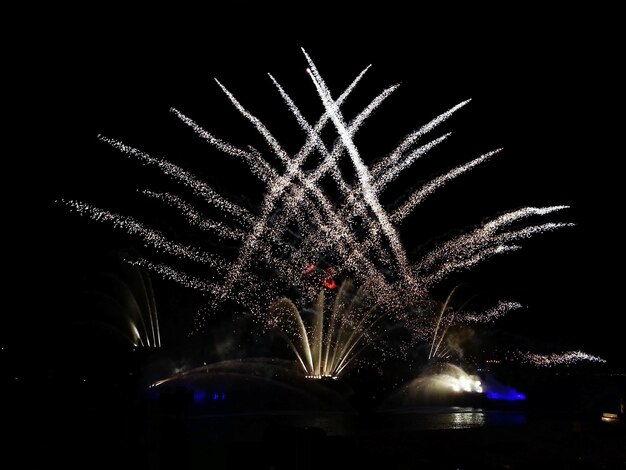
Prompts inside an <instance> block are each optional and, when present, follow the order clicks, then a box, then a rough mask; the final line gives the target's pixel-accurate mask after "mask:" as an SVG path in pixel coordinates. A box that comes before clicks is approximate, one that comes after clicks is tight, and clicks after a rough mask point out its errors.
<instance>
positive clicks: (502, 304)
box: [459, 300, 523, 323]
mask: <svg viewBox="0 0 626 470" xmlns="http://www.w3.org/2000/svg"><path fill="white" fill-rule="evenodd" d="M521 308H523V305H522V304H520V303H519V302H510V301H505V300H499V301H498V303H497V304H496V305H494V306H493V307H491V308H490V309H488V310H485V311H484V312H461V313H460V314H459V321H462V322H465V323H487V322H493V321H495V320H498V319H499V318H502V317H504V316H505V315H507V314H508V313H509V312H512V311H513V310H519V309H521Z"/></svg>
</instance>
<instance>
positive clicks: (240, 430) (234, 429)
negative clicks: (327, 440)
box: [190, 407, 527, 441]
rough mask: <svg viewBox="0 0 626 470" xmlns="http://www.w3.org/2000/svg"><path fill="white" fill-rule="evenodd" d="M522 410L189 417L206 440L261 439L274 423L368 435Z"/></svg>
mask: <svg viewBox="0 0 626 470" xmlns="http://www.w3.org/2000/svg"><path fill="white" fill-rule="evenodd" d="M526 423H527V417H526V414H525V413H523V412H518V411H495V410H483V409H481V408H469V407H442V408H436V407H432V408H415V409H411V410H403V411H402V412H385V413H371V414H368V415H358V414H347V413H293V414H289V413H275V414H274V413H267V414H242V415H221V416H216V415H214V416H208V415H205V416H196V417H194V418H192V419H191V422H190V426H191V430H192V434H195V435H196V436H197V437H199V438H202V439H209V440H218V441H225V440H238V441H254V440H260V439H263V437H264V436H265V434H266V432H267V430H268V429H273V428H277V427H291V428H299V429H305V428H309V429H310V428H314V429H320V430H323V431H324V433H325V434H326V435H327V436H344V437H346V436H368V435H370V436H372V435H378V434H382V433H388V432H417V431H431V430H449V429H470V428H482V427H495V426H520V425H524V424H526Z"/></svg>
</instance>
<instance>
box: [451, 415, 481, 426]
mask: <svg viewBox="0 0 626 470" xmlns="http://www.w3.org/2000/svg"><path fill="white" fill-rule="evenodd" d="M450 415H451V416H450V418H451V419H450V421H451V422H450V424H451V426H450V427H451V428H452V429H464V428H479V427H481V426H484V425H485V414H484V413H483V412H482V411H476V412H471V413H450Z"/></svg>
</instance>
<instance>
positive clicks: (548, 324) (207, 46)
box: [0, 2, 624, 367]
mask: <svg viewBox="0 0 626 470" xmlns="http://www.w3.org/2000/svg"><path fill="white" fill-rule="evenodd" d="M235 3H236V4H235V5H234V6H233V7H232V10H229V11H214V12H206V13H202V14H200V13H197V12H193V11H189V12H187V14H185V15H183V14H178V13H177V14H169V13H168V12H167V11H164V10H163V11H151V12H145V15H144V14H142V15H141V16H140V15H135V14H132V15H131V14H130V13H127V14H125V13H124V12H120V11H117V12H113V11H102V12H100V13H99V14H97V15H96V14H89V15H87V14H85V16H84V18H83V20H82V21H76V22H74V21H72V20H70V17H69V16H68V17H66V16H65V15H64V14H63V12H60V11H54V12H50V15H51V16H50V17H46V14H45V12H42V15H41V18H39V19H38V20H28V21H25V22H24V23H25V24H24V28H23V30H22V33H23V35H24V36H25V37H30V38H35V40H34V41H32V44H31V45H30V46H25V45H22V46H20V47H18V46H17V44H16V45H15V47H13V46H11V47H9V48H8V49H9V50H8V56H7V57H6V58H5V59H4V60H5V62H6V61H8V65H9V66H8V67H5V75H8V77H9V86H8V88H7V89H6V90H5V91H6V95H7V96H8V101H9V110H8V111H9V112H7V111H6V110H5V118H8V119H9V120H10V121H11V123H10V124H9V131H10V132H9V133H8V135H9V138H10V139H13V138H15V139H16V140H17V145H16V146H14V147H13V148H12V149H11V150H9V151H8V153H5V155H4V157H5V162H7V161H8V162H9V169H8V170H9V171H6V170H5V173H4V183H5V184H4V185H3V196H4V197H3V200H4V201H5V205H6V206H5V217H8V218H5V224H4V228H5V234H8V237H9V241H7V242H5V250H6V251H7V252H8V260H9V269H8V270H7V271H5V272H7V273H8V275H9V281H8V282H9V284H8V285H7V286H5V296H6V298H7V299H11V301H12V302H13V303H14V305H15V306H13V307H8V306H6V307H5V310H4V314H3V317H4V324H5V327H4V328H2V337H1V338H0V339H1V340H2V341H3V344H7V345H9V346H10V347H11V348H18V349H19V351H22V352H24V355H21V356H20V357H21V359H24V358H26V357H27V356H26V355H27V354H31V353H32V354H33V357H39V355H40V354H42V353H43V354H46V353H49V352H50V351H51V350H53V349H54V348H56V347H64V348H67V347H68V346H67V344H64V345H63V346H61V345H59V344H58V343H57V342H56V341H55V339H54V338H55V335H57V334H58V333H59V332H60V331H62V330H63V329H64V328H65V326H69V323H70V322H71V321H72V320H70V319H73V320H75V319H76V307H75V305H74V304H75V302H74V300H75V298H76V297H77V296H79V295H80V291H81V289H82V288H83V287H84V285H85V282H88V281H86V279H89V277H90V276H91V275H92V274H93V272H94V271H96V270H97V269H98V267H99V266H100V263H102V259H103V257H105V256H106V254H107V253H108V252H109V251H111V250H115V249H118V248H128V247H132V246H133V243H134V242H133V240H132V239H131V238H129V237H126V236H125V235H124V234H121V233H118V232H115V231H114V230H113V229H111V228H110V227H109V226H108V225H106V226H105V225H101V224H98V223H96V222H93V221H91V220H89V219H87V218H81V217H79V216H77V215H75V214H69V213H67V211H65V210H64V209H63V208H61V207H59V206H55V205H54V203H53V201H54V200H56V199H57V198H60V197H64V198H71V199H78V200H83V201H86V202H91V203H94V204H95V205H97V206H99V207H103V208H108V209H111V210H112V211H113V212H116V211H125V210H127V213H129V214H133V215H136V216H140V215H141V210H142V209H141V208H142V206H141V204H139V203H138V202H137V201H139V199H140V198H138V196H137V194H136V190H137V189H143V188H146V187H150V185H151V184H152V181H154V178H155V177H156V175H157V173H156V172H155V171H154V170H152V169H149V168H144V167H141V165H139V164H138V163H137V162H135V161H132V160H130V159H128V158H127V157H125V156H123V155H121V154H119V153H118V152H116V151H115V150H113V149H111V148H109V147H107V146H106V145H105V144H103V143H102V142H100V141H98V138H97V136H98V134H104V135H107V136H110V137H113V138H117V139H119V140H122V141H124V142H125V143H128V144H129V145H132V146H136V147H138V148H140V149H142V150H145V151H147V152H149V153H153V154H155V155H160V156H163V157H167V158H169V159H170V160H171V161H175V162H176V163H177V164H179V165H181V166H183V167H184V168H187V169H189V170H191V171H193V172H195V173H197V174H199V175H201V176H202V177H203V178H205V179H206V180H207V181H208V182H210V183H211V184H214V185H215V186H216V187H217V188H219V189H220V190H222V191H223V192H224V194H229V193H234V194H238V195H239V196H242V197H246V198H248V199H249V200H250V202H251V203H252V204H254V202H255V201H254V195H255V194H257V195H258V194H259V192H258V191H256V192H255V190H256V189H258V188H257V187H255V183H254V181H253V180H252V178H250V177H249V176H248V173H247V170H246V168H245V167H243V166H237V164H234V163H232V162H230V161H229V160H228V157H219V158H218V157H216V153H215V152H212V153H211V155H210V157H207V155H206V154H205V153H204V152H205V151H206V149H207V147H206V146H205V145H204V144H203V143H202V142H201V141H200V139H199V138H198V137H197V136H195V135H194V134H193V133H192V132H191V131H190V130H189V129H186V128H185V127H184V126H183V125H182V124H181V123H180V122H178V121H177V119H176V118H175V116H173V114H172V113H170V112H169V108H170V107H175V108H177V109H179V110H181V111H182V112H183V113H185V114H187V115H188V116H190V117H192V118H195V119H197V120H198V121H199V122H200V123H201V124H202V125H203V126H204V127H205V128H207V129H209V130H211V131H213V132H214V133H215V134H217V135H220V136H223V137H224V138H225V140H228V141H232V142H234V143H238V144H241V145H246V144H248V143H250V142H251V141H254V139H256V142H257V143H258V142H259V139H258V137H256V136H255V134H254V131H253V130H252V129H251V126H250V125H249V123H247V122H246V121H245V119H243V118H242V117H241V116H239V115H238V113H237V112H236V110H234V109H233V108H232V106H231V105H230V103H229V102H228V100H227V99H226V97H225V96H224V95H223V94H222V92H221V91H220V90H219V88H218V87H217V86H216V84H215V82H214V81H213V80H212V79H213V78H218V79H219V80H220V82H222V83H223V84H224V85H225V86H226V87H227V88H229V90H231V91H232V92H233V93H234V94H235V95H236V96H237V97H238V98H239V99H240V100H241V101H242V103H244V104H245V105H246V106H247V107H248V108H249V109H250V110H251V111H253V112H254V113H255V114H257V115H258V116H259V118H261V119H262V120H263V121H264V122H265V123H266V124H267V126H268V127H269V128H270V129H271V130H272V131H273V132H274V134H275V135H276V136H277V137H278V139H279V141H281V142H282V143H284V145H285V146H286V147H287V148H288V149H294V147H296V146H297V145H298V144H299V143H300V142H301V134H300V133H299V132H298V129H297V127H296V125H295V124H294V122H293V119H292V118H291V117H290V114H289V113H288V111H287V110H286V108H285V107H284V105H283V104H282V102H281V100H280V97H279V96H278V94H277V93H276V92H275V90H274V88H273V86H272V84H271V82H270V80H269V79H268V77H267V75H266V73H267V72H271V73H272V74H273V75H274V76H275V77H276V78H277V79H278V80H279V82H281V84H283V86H285V88H286V89H287V91H288V92H289V93H290V94H291V96H292V97H293V98H294V99H295V100H297V103H298V104H301V106H302V109H303V110H304V112H305V113H307V111H308V116H309V119H310V120H313V119H314V118H316V117H317V116H318V115H319V114H320V113H321V105H319V104H318V101H317V97H316V94H315V90H314V88H313V85H312V83H311V81H310V79H309V78H308V76H307V75H306V72H305V69H306V61H305V59H304V57H303V56H302V54H301V52H300V47H304V48H305V49H306V50H307V52H308V53H309V54H310V55H311V56H312V58H313V60H314V61H316V64H317V66H318V68H319V70H320V72H321V74H322V75H323V76H324V77H325V79H326V80H327V83H328V84H329V86H330V87H331V89H332V90H334V91H335V92H337V90H338V89H343V88H342V87H345V86H346V85H347V84H348V83H349V82H350V81H351V80H352V79H353V78H354V77H355V76H356V74H358V73H359V72H360V71H361V70H362V69H363V68H364V67H365V66H367V65H368V64H372V65H373V67H372V69H371V70H370V71H369V72H368V75H367V76H366V78H365V79H364V80H363V82H362V84H361V85H360V86H359V88H358V89H357V90H355V92H354V94H353V96H354V101H352V100H351V101H350V103H349V104H347V105H346V108H345V111H346V113H347V114H349V113H350V111H351V110H352V111H353V112H355V111H356V110H358V109H360V108H358V107H359V106H361V107H362V106H363V105H365V104H366V103H367V102H368V101H369V100H370V99H372V98H373V96H375V94H376V93H378V92H379V91H380V90H382V89H383V88H384V87H386V86H389V85H392V84H394V83H401V87H400V89H399V90H398V91H397V92H396V94H395V95H394V96H393V97H392V98H390V99H389V100H388V103H385V104H384V105H383V106H382V107H381V108H380V109H379V110H378V111H377V112H376V113H375V114H374V115H373V116H372V118H371V119H370V121H369V122H368V125H367V126H366V127H365V128H364V129H363V130H362V131H361V134H360V135H359V139H362V140H360V141H359V140H357V144H358V145H360V148H361V150H362V152H363V154H364V158H366V159H367V156H370V158H376V157H379V156H381V155H383V154H384V153H385V151H389V150H390V149H391V148H393V146H394V144H396V143H397V142H398V141H399V140H400V139H401V138H402V137H403V136H404V135H405V134H406V133H408V132H409V131H410V130H412V129H414V128H416V127H418V126H419V125H421V124H424V123H426V122H427V121H428V120H429V119H431V118H433V117H435V116H436V115H438V114H440V113H441V112H443V111H445V110H447V109H449V108H450V107H452V106H453V105H455V104H457V103H458V102H460V101H462V100H465V99H468V98H472V102H471V103H470V104H469V105H468V106H466V107H465V108H463V109H462V110H461V111H459V112H458V113H457V114H456V115H455V116H454V117H453V118H452V119H450V120H449V121H448V122H447V123H446V125H445V126H443V127H442V129H445V130H447V131H448V130H450V131H452V132H453V136H452V137H451V139H450V143H449V144H446V145H447V147H445V148H444V149H442V150H441V151H439V150H438V151H436V152H433V154H432V156H429V157H427V158H424V159H423V163H422V162H420V164H419V165H415V167H414V168H413V169H412V170H411V172H410V174H409V175H407V176H406V177H404V178H403V179H401V180H398V181H397V184H396V186H394V188H392V190H390V191H389V193H390V194H392V196H395V197H399V196H400V195H402V191H403V189H406V190H408V188H410V187H411V185H412V184H415V183H416V182H418V181H422V180H425V179H427V178H428V177H430V176H433V175H435V174H438V172H441V171H443V170H446V169H448V168H451V167H452V166H454V165H455V164H459V163H462V162H465V161H469V160H470V159H472V158H475V157H477V156H478V155H480V154H481V153H484V152H487V151H489V150H492V149H495V148H498V147H503V148H504V151H503V152H502V154H501V155H500V156H498V157H495V158H494V159H493V160H492V161H491V162H490V163H488V164H486V165H484V166H482V167H480V168H478V169H475V170H473V171H472V172H470V173H469V174H467V175H465V176H463V177H461V178H459V179H458V180H456V181H455V182H454V183H451V184H449V185H448V186H447V187H446V189H444V190H442V191H440V192H439V193H437V195H436V196H435V197H432V198H431V199H429V200H428V202H427V203H426V204H425V205H424V206H423V207H422V208H420V209H419V210H417V211H415V212H414V213H413V216H412V217H411V218H410V219H409V220H407V221H406V223H405V224H404V226H403V228H402V232H401V233H402V238H403V241H404V244H405V246H406V247H407V248H408V249H409V250H411V249H417V248H418V247H419V246H420V244H423V243H426V242H428V240H430V239H432V238H433V237H436V236H439V235H443V234H445V233H446V232H448V231H450V230H458V229H462V228H464V227H467V226H470V225H472V224H475V223H479V222H480V221H481V220H482V219H483V218H485V217H488V216H491V215H494V214H496V213H498V212H501V211H504V210H507V209H515V208H518V207H521V206H525V205H539V206H544V205H545V206H547V205H554V204H568V205H571V206H572V208H571V209H570V210H568V211H564V212H563V213H562V214H558V215H557V216H556V217H550V216H548V217H546V219H545V220H546V221H548V220H554V221H567V222H574V223H576V227H575V228H572V229H564V230H561V231H558V232H555V233H551V234H546V235H540V236H537V237H535V238H533V239H532V240H530V241H528V242H527V243H525V244H524V248H523V249H522V250H521V251H520V252H518V253H516V254H512V255H507V256H505V257H501V258H498V259H494V260H492V261H489V262H487V263H485V264H484V265H482V266H481V267H480V268H479V269H477V270H476V271H470V272H467V273H465V274H464V275H463V276H461V278H462V280H463V281H464V282H467V283H468V284H469V285H470V286H471V288H474V289H476V290H477V291H479V292H488V293H489V294H490V295H493V296H496V297H498V296H501V297H505V298H508V299H510V300H519V301H521V302H522V303H524V304H525V305H526V306H527V307H528V308H526V309H525V310H524V311H522V312H520V313H516V314H515V315H514V317H513V318H507V319H506V320H505V322H504V323H503V325H502V327H503V328H504V327H506V328H507V330H508V331H511V332H512V334H514V335H520V336H524V337H529V338H534V339H536V340H538V341H543V342H548V343H550V344H554V345H555V349H557V350H558V349H559V348H560V349H562V350H569V349H582V350H584V351H587V352H590V353H592V354H597V355H599V356H601V357H604V358H606V359H608V360H609V361H611V362H612V363H613V364H620V363H621V365H622V367H623V366H624V357H623V356H624V354H623V342H622V341H623V335H622V333H621V331H620V329H619V326H618V325H619V322H621V321H623V319H622V316H623V305H624V302H623V298H622V297H623V296H622V289H621V282H618V281H620V280H621V278H622V266H623V250H622V239H623V235H622V233H621V229H620V228H619V227H620V225H621V223H622V220H621V219H622V208H621V205H620V206H618V200H619V196H620V195H619V194H618V189H619V188H620V187H621V186H620V183H621V175H620V171H619V170H618V168H619V167H620V166H621V164H622V162H621V154H622V153H623V150H622V146H621V145H618V136H619V135H620V133H621V132H622V131H621V129H620V128H618V122H620V121H621V117H620V109H621V108H622V106H623V89H622V85H621V83H623V80H622V79H621V78H620V77H619V76H618V72H617V70H618V66H619V65H620V64H619V61H620V60H619V55H618V54H617V50H618V46H617V35H618V34H617V30H616V29H615V28H614V27H613V25H612V21H613V17H614V14H612V13H611V12H600V11H594V12H589V11H583V10H572V11H548V10H540V11H532V12H531V11H522V10H520V11H515V12H512V13H506V14H504V12H502V13H501V14H500V13H499V12H487V11H484V12H482V11H453V10H452V9H450V11H444V9H442V10H440V11H434V10H433V11H430V10H428V11H424V12H420V11H419V10H418V11H412V12H408V11H402V10H400V9H398V8H393V7H389V8H388V9H387V10H384V9H383V7H382V6H381V7H377V8H375V9H371V10H368V11H363V10H362V9H361V7H359V8H355V13H359V15H356V16H351V15H350V14H349V12H348V11H347V8H343V9H341V10H337V8H336V7H334V6H333V7H330V6H326V5H324V4H323V3H321V4H318V9H317V10H314V11H305V9H304V8H300V9H298V10H296V9H295V8H294V7H287V6H284V5H283V6H281V5H280V4H274V3H272V5H270V6H266V7H258V6H257V7H251V6H249V5H248V4H246V3H237V2H235ZM386 5H388V3H387V2H385V8H387V7H386ZM491 15H496V17H498V18H499V19H493V18H492V16H491ZM20 21H22V20H20ZM15 40H16V41H19V37H16V38H15ZM440 133H441V131H439V133H436V134H433V136H434V135H440ZM258 147H259V148H262V147H261V145H258ZM364 149H365V150H364ZM209 158H212V159H214V160H213V161H211V160H209ZM5 168H6V167H5ZM248 178H250V179H248ZM157 184H158V183H157ZM383 202H393V199H391V200H386V201H385V200H383ZM145 215H146V216H147V217H148V218H150V217H158V214H145ZM139 218H141V217H139ZM137 245H138V243H137ZM154 282H155V289H160V290H158V291H157V300H158V301H160V302H161V304H160V306H162V308H161V311H163V312H164V313H163V315H164V316H166V317H167V318H166V319H165V320H164V322H165V323H167V324H169V325H171V327H172V329H173V330H172V331H177V332H182V331H183V330H184V328H185V326H186V325H187V323H186V322H187V321H188V320H187V319H185V318H182V319H175V318H172V317H173V316H174V315H175V313H176V312H175V311H174V310H175V309H176V308H179V309H180V310H179V311H183V312H185V315H188V314H190V312H192V311H193V308H195V306H197V304H198V302H199V300H200V299H199V296H198V295H197V294H193V293H189V294H188V296H187V297H186V295H187V294H185V292H184V291H183V290H182V289H181V288H178V287H175V286H172V285H171V283H168V282H164V281H161V280H156V279H155V281H154ZM169 295H171V296H173V297H168V296H169ZM172 299H176V300H172ZM165 335H166V336H167V333H166V334H165ZM51 336H52V337H51ZM59 338H63V339H62V341H63V342H66V341H67V340H68V338H67V335H63V336H59ZM77 340H78V339H77ZM81 340H84V338H82V339H81ZM60 341H61V340H60ZM77 344H80V342H78V343H77ZM42 345H43V348H42V347H40V346H42Z"/></svg>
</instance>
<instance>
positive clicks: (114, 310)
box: [84, 253, 161, 349]
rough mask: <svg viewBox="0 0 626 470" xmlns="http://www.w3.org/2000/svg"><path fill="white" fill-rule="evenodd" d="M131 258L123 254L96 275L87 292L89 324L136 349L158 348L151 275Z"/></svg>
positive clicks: (157, 323) (159, 336)
mask: <svg viewBox="0 0 626 470" xmlns="http://www.w3.org/2000/svg"><path fill="white" fill-rule="evenodd" d="M122 258H123V259H122ZM132 259H133V256H132V255H131V254H128V253H126V254H124V255H121V258H116V262H115V267H114V268H112V269H103V270H101V271H99V272H98V273H97V274H96V276H95V279H94V280H93V281H92V283H93V284H94V287H90V288H88V289H87V290H86V291H85V292H84V296H85V300H86V301H87V305H86V308H88V309H89V311H90V312H91V316H90V318H89V321H88V322H86V324H88V325H89V326H90V327H92V328H96V329H99V330H100V331H102V332H104V333H105V334H106V335H109V336H111V337H112V338H114V339H116V340H121V341H122V342H123V343H125V344H126V345H127V346H130V347H131V348H133V349H137V348H141V349H158V348H160V347H161V332H160V328H159V316H158V314H157V308H156V302H155V298H154V292H153V288H152V281H151V279H150V274H149V273H148V271H147V270H146V269H145V268H143V267H142V266H137V265H133V264H132ZM129 261H130V262H129ZM96 284H97V287H96V286H95V285H96ZM85 320H86V319H85Z"/></svg>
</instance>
